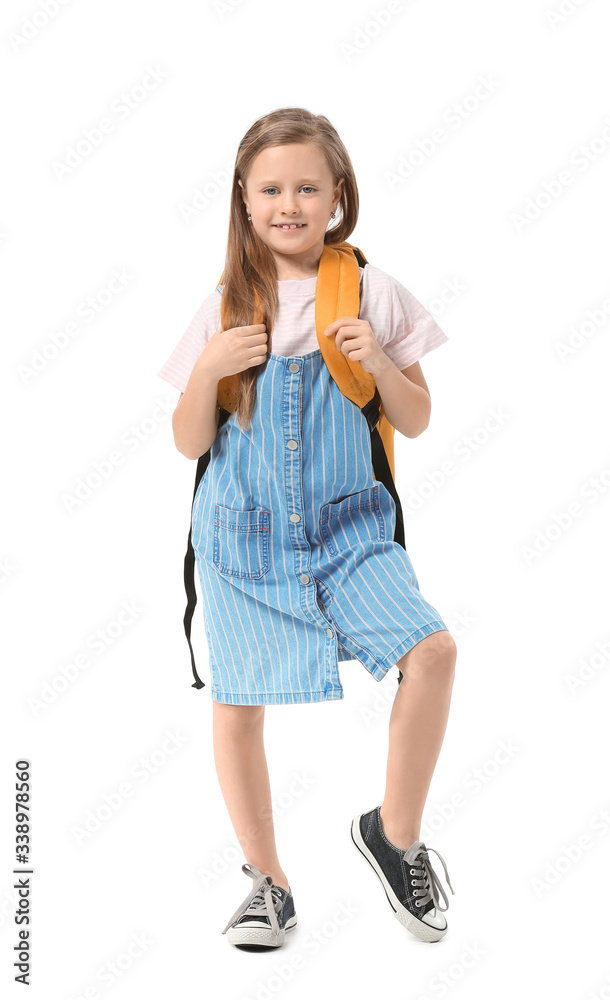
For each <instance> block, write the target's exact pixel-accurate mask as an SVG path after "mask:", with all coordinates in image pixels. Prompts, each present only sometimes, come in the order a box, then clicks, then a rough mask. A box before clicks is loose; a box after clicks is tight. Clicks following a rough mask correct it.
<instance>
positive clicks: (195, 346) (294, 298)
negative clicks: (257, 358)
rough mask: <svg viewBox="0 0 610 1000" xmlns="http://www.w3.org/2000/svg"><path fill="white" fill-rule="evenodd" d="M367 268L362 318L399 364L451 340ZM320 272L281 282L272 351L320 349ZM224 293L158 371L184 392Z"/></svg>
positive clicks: (393, 284)
mask: <svg viewBox="0 0 610 1000" xmlns="http://www.w3.org/2000/svg"><path fill="white" fill-rule="evenodd" d="M360 271H361V272H362V271H364V278H363V283H362V297H361V303H360V317H359V318H360V319H364V320H366V321H367V323H369V325H370V327H371V329H372V331H373V333H374V334H375V338H376V340H377V342H378V344H379V346H380V347H381V348H383V350H384V352H385V353H386V354H387V355H388V357H389V358H390V360H391V361H393V362H394V364H395V365H396V367H397V368H399V369H400V371H402V370H403V369H404V368H408V367H409V365H413V364H415V362H416V361H419V360H420V358H423V356H424V354H427V353H428V351H432V350H434V348H435V347H439V346H440V345H441V344H444V343H445V341H446V340H448V339H449V338H448V337H447V336H446V334H445V333H443V331H442V330H441V329H440V327H439V326H438V324H437V323H436V322H435V320H434V319H433V317H432V316H431V315H430V313H429V312H428V311H427V310H426V309H424V307H423V306H422V305H421V303H420V302H418V301H417V299H416V298H415V296H414V295H412V294H411V292H409V291H408V290H407V289H406V288H405V287H404V285H402V284H401V283H400V282H399V281H397V280H396V278H393V277H392V276H391V275H389V274H386V272H385V271H382V270H381V269H380V268H378V267H374V266H373V265H372V264H368V263H367V265H366V267H364V268H360ZM316 281H317V276H316V275H314V276H313V277H311V278H302V279H294V280H293V279H289V280H287V281H278V299H279V302H278V309H277V312H276V316H275V322H274V324H273V332H272V334H271V351H272V352H273V353H274V354H281V355H283V357H293V356H296V355H302V354H309V353H310V352H311V351H315V350H317V349H318V347H319V345H318V338H317V334H316V326H315V296H316ZM220 302H221V293H220V292H219V291H218V289H215V290H214V291H213V292H212V293H211V294H210V295H208V296H207V298H205V299H204V300H203V302H202V303H201V305H200V306H199V309H198V310H197V312H196V313H195V315H194V316H193V319H192V320H191V322H190V323H189V325H188V327H187V328H186V330H185V332H184V333H183V335H182V337H181V338H180V340H179V341H178V343H177V345H176V347H175V348H174V350H173V351H172V353H171V354H170V356H169V357H168V358H167V360H166V361H165V364H164V365H163V367H162V368H161V369H160V370H159V372H158V373H157V374H158V375H159V377H160V378H162V379H164V380H165V381H166V382H169V383H170V385H173V386H174V388H176V389H179V390H180V392H184V390H185V389H186V386H187V383H188V380H189V378H190V375H191V372H192V370H193V366H194V364H195V362H196V360H197V358H198V357H199V355H200V354H201V352H202V351H203V349H204V347H205V346H206V344H207V343H208V340H209V339H210V337H211V336H212V335H213V334H214V333H215V332H216V331H217V330H219V329H220V326H221V322H220Z"/></svg>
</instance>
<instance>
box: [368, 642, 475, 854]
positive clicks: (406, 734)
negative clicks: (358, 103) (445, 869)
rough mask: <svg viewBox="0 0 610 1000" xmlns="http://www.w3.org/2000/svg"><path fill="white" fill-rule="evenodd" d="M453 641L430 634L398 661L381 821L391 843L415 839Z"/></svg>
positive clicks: (436, 747) (440, 730) (446, 694)
mask: <svg viewBox="0 0 610 1000" xmlns="http://www.w3.org/2000/svg"><path fill="white" fill-rule="evenodd" d="M456 652H457V651H456V646H455V642H454V640H453V638H452V636H451V635H450V633H449V632H447V631H441V632H433V633H432V635H429V636H426V638H425V639H421V640H420V642H418V643H416V645H415V646H413V648H412V649H410V650H409V652H408V653H406V654H405V655H404V656H403V657H402V659H401V660H399V661H398V664H397V665H398V668H399V670H400V671H401V673H402V681H401V682H400V684H399V685H398V691H397V692H396V697H395V699H394V704H393V706H392V713H391V716H390V734H389V750H388V767H387V776H386V790H385V797H384V800H383V803H382V806H381V811H380V815H381V822H382V823H383V829H384V831H385V835H386V837H387V838H388V840H389V841H390V843H391V844H394V845H395V846H396V847H400V848H401V849H402V848H404V849H405V850H406V849H407V848H408V847H410V846H411V844H412V843H413V842H414V841H415V840H420V825H421V819H422V813H423V810H424V803H425V801H426V796H427V794H428V788H429V787H430V781H431V780H432V774H433V772H434V768H435V765H436V761H437V758H438V755H439V752H440V749H441V744H442V742H443V737H444V735H445V729H446V727H447V717H448V715H449V703H450V701H451V691H452V687H453V678H454V674H455V661H456Z"/></svg>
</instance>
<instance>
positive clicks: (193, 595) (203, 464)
mask: <svg viewBox="0 0 610 1000" xmlns="http://www.w3.org/2000/svg"><path fill="white" fill-rule="evenodd" d="M209 461H210V452H209V451H206V453H205V455H201V456H200V458H199V459H198V460H197V472H196V474H195V489H194V490H193V499H192V501H191V525H190V527H189V537H188V542H187V543H186V555H185V557H184V589H185V590H186V611H185V612H184V632H185V635H186V641H187V642H188V644H189V649H190V651H191V667H192V668H193V676H194V678H195V683H194V684H192V685H191V687H194V688H202V687H205V684H204V682H203V681H202V680H201V677H200V676H199V674H198V673H197V668H196V667H195V654H194V653H193V646H192V643H191V623H192V621H193V611H194V610H195V605H196V604H197V591H196V590H195V550H194V548H193V544H192V541H191V535H192V532H193V524H192V517H193V505H194V503H195V494H196V493H197V489H198V488H199V483H200V482H201V478H202V476H203V474H204V472H205V470H206V469H207V467H208V464H209Z"/></svg>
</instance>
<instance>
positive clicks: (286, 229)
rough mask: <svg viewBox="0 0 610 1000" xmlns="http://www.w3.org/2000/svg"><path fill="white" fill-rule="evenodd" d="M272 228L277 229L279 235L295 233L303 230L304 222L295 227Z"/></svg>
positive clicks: (276, 226)
mask: <svg viewBox="0 0 610 1000" xmlns="http://www.w3.org/2000/svg"><path fill="white" fill-rule="evenodd" d="M273 228H274V229H279V231H280V232H281V233H297V232H298V231H299V230H300V229H304V228H305V223H304V222H299V223H297V224H296V225H288V226H278V225H275V226H274V227H273Z"/></svg>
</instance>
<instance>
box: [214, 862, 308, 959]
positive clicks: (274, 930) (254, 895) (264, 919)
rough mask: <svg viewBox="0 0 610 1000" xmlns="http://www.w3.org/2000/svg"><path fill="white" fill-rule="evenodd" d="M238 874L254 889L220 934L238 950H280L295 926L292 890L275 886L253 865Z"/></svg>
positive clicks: (244, 867) (243, 868) (243, 866)
mask: <svg viewBox="0 0 610 1000" xmlns="http://www.w3.org/2000/svg"><path fill="white" fill-rule="evenodd" d="M241 870H242V871H243V872H245V873H246V875H249V876H250V878H253V879H255V882H254V887H253V889H252V892H251V893H249V895H248V896H247V897H246V899H244V901H243V903H242V904H241V906H238V907H237V909H236V911H235V913H234V914H233V916H232V917H231V919H230V920H229V921H228V923H227V926H226V927H225V929H224V931H223V932H222V933H223V934H225V933H226V934H227V940H228V941H230V942H231V944H235V945H237V946H239V945H249V946H250V947H255V948H256V947H258V948H279V947H280V945H282V944H284V932H285V931H290V930H292V928H293V927H294V926H295V924H296V922H297V917H296V913H295V911H294V900H293V898H292V890H291V889H283V888H282V887H281V885H274V884H273V880H272V878H271V875H263V873H262V872H260V871H259V870H258V868H256V867H255V866H254V865H249V864H247V863H246V864H245V865H242V866H241ZM227 932H228V933H227Z"/></svg>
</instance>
